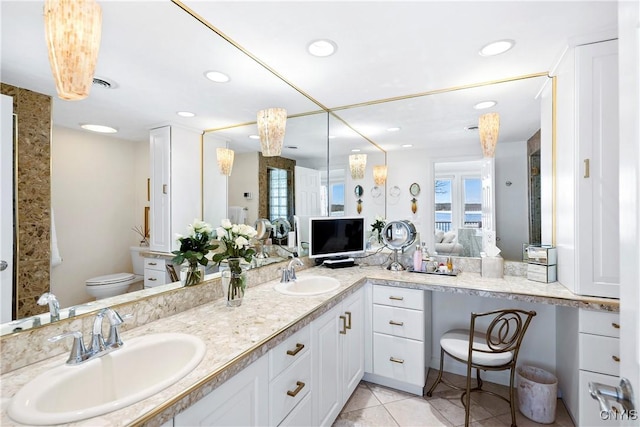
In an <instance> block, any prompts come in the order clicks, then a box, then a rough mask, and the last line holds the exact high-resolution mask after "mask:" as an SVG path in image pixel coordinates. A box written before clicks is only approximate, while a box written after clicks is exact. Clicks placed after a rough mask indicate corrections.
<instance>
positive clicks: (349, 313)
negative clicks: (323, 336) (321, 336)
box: [344, 311, 351, 329]
mask: <svg viewBox="0 0 640 427" xmlns="http://www.w3.org/2000/svg"><path fill="white" fill-rule="evenodd" d="M344 314H346V316H347V324H346V325H345V328H347V329H351V312H350V311H345V312H344Z"/></svg>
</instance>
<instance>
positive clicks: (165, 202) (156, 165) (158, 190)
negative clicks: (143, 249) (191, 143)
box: [149, 126, 171, 252]
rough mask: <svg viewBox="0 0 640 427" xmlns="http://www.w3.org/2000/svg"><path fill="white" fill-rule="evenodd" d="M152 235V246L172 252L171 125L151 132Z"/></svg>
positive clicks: (158, 249)
mask: <svg viewBox="0 0 640 427" xmlns="http://www.w3.org/2000/svg"><path fill="white" fill-rule="evenodd" d="M149 156H150V162H151V166H150V170H151V177H150V187H151V188H150V190H151V194H150V196H151V202H150V205H151V209H150V211H149V219H150V223H151V227H150V228H151V230H152V231H151V239H150V241H149V249H151V250H152V251H159V252H171V191H170V190H171V188H170V184H171V128H170V127H168V126H167V127H162V128H158V129H152V130H151V133H150V150H149Z"/></svg>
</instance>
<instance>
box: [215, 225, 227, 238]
mask: <svg viewBox="0 0 640 427" xmlns="http://www.w3.org/2000/svg"><path fill="white" fill-rule="evenodd" d="M216 234H217V235H218V239H222V238H223V237H227V230H225V229H224V228H222V227H218V228H216Z"/></svg>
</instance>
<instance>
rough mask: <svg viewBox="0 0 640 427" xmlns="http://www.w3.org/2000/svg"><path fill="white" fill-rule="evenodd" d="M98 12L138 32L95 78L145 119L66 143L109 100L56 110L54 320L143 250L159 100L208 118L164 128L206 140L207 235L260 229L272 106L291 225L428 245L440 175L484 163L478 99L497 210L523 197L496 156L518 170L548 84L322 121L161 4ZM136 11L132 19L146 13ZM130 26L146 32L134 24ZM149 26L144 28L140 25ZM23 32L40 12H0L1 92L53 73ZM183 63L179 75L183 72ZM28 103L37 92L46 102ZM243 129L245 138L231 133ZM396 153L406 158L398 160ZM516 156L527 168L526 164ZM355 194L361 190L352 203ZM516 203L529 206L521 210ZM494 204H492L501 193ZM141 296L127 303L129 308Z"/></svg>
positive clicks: (466, 91)
mask: <svg viewBox="0 0 640 427" xmlns="http://www.w3.org/2000/svg"><path fill="white" fill-rule="evenodd" d="M102 7H103V14H104V18H103V19H104V22H105V23H109V22H112V23H113V22H117V23H118V25H128V26H134V27H139V28H145V31H144V32H143V33H144V34H141V38H140V39H139V40H136V41H135V42H132V41H131V40H118V39H117V38H114V39H109V38H107V39H103V47H102V51H101V58H100V63H99V67H98V72H97V74H99V75H103V76H113V77H111V78H112V79H113V80H114V83H115V84H116V85H121V86H134V87H136V89H137V90H139V91H140V95H139V96H140V97H141V98H144V99H146V100H148V106H147V108H146V109H143V110H141V111H140V115H139V116H137V117H129V118H127V120H125V121H124V122H123V121H122V120H120V118H118V121H119V122H122V123H129V125H127V127H123V128H122V129H120V132H119V134H117V135H116V137H115V138H114V137H108V136H95V135H93V134H89V133H86V132H84V131H80V130H74V129H75V128H77V125H78V123H87V122H96V121H100V122H103V123H104V122H107V123H108V122H109V120H111V119H112V118H113V119H114V120H115V117H118V114H120V113H119V110H118V105H119V102H118V99H117V90H112V91H110V90H109V89H103V88H100V87H94V89H93V91H92V94H91V96H90V98H89V99H87V100H85V101H82V102H79V103H69V102H63V101H60V100H58V99H54V100H53V121H54V127H53V131H52V166H51V167H52V203H51V205H52V207H53V210H54V211H55V225H56V234H57V241H58V244H59V247H60V253H61V255H62V257H63V263H62V264H61V265H60V266H58V267H55V268H54V269H52V270H51V271H52V275H51V290H52V291H53V292H54V293H56V294H57V295H58V296H59V297H60V300H61V302H62V305H63V306H67V307H68V306H71V305H76V304H82V303H85V302H86V301H88V300H89V298H88V296H87V295H86V294H85V293H84V281H85V280H86V279H87V278H89V277H94V276H98V275H100V274H108V273H113V272H118V271H130V269H131V265H130V257H129V247H130V246H135V245H137V244H138V243H139V240H140V236H138V235H137V234H136V233H135V232H133V231H132V227H135V226H142V225H143V223H144V211H145V207H147V206H149V203H148V197H147V178H148V176H149V171H148V168H149V158H148V130H149V129H151V128H153V127H157V126H160V125H164V124H166V123H159V122H156V121H154V120H153V115H150V114H148V113H149V112H150V111H154V109H158V108H168V109H169V111H171V112H175V111H180V110H182V109H183V108H185V107H184V106H183V105H173V106H165V105H163V103H162V98H163V97H162V93H163V92H164V93H166V92H168V91H178V92H181V93H183V99H184V100H185V103H186V100H197V105H199V106H200V108H201V111H206V112H207V113H206V114H202V115H198V116H196V117H194V118H192V119H185V118H181V117H178V116H175V123H176V124H178V125H181V126H187V127H190V128H195V129H198V130H199V131H202V132H203V137H202V139H203V153H204V160H203V165H202V166H203V183H204V188H203V194H204V205H203V216H204V218H205V219H206V220H207V221H209V222H211V223H216V222H217V221H219V219H221V218H222V217H224V216H226V215H227V214H228V212H229V211H228V208H229V207H230V206H235V207H241V208H247V211H246V222H247V223H248V224H253V223H254V222H255V220H256V219H257V218H259V217H261V216H263V214H262V213H261V211H260V206H259V203H260V199H261V197H264V194H261V190H260V188H261V187H260V183H259V181H260V179H263V177H264V175H263V174H262V173H258V174H257V176H255V174H254V176H255V179H254V178H252V179H251V180H248V179H247V178H248V176H249V174H248V173H246V171H247V170H251V167H252V166H250V165H252V164H254V163H252V162H255V165H258V164H259V153H258V142H257V141H256V140H254V139H250V138H249V135H252V134H255V133H256V129H255V124H253V123H254V122H255V114H256V112H257V111H258V110H260V109H262V108H267V107H274V106H279V107H280V106H281V107H285V108H287V111H288V112H289V115H290V117H289V119H288V121H287V132H286V140H285V148H284V150H283V154H282V157H283V158H287V159H292V160H295V166H296V168H298V170H296V171H295V172H294V177H295V179H294V183H295V184H294V189H293V194H294V197H293V198H294V209H293V212H294V213H295V214H296V215H298V216H301V217H303V216H315V215H318V214H319V215H365V216H366V218H367V224H371V223H372V222H373V220H374V218H375V217H376V216H383V217H385V218H387V219H389V220H395V219H410V220H412V221H413V222H414V223H415V224H416V228H417V229H418V230H419V232H420V233H421V235H422V236H423V237H425V238H426V239H427V241H429V239H433V235H434V231H433V230H435V216H434V215H435V214H434V213H435V210H436V198H435V190H434V187H435V177H436V174H437V173H439V172H438V171H439V168H440V166H438V165H439V164H440V163H443V164H444V163H448V164H451V163H456V162H460V161H473V160H478V159H479V158H480V157H481V154H480V148H479V143H478V136H477V132H474V131H468V130H465V127H466V126H469V125H472V124H474V123H477V116H478V115H479V114H480V112H479V111H477V110H474V109H473V108H472V106H473V104H474V103H475V102H477V101H479V100H483V98H487V99H498V100H499V104H498V106H497V107H496V108H497V111H499V112H500V114H501V116H502V119H501V132H500V142H499V144H500V146H499V148H498V150H497V151H496V152H497V154H496V171H497V172H496V175H497V177H496V186H497V188H498V189H500V188H502V187H503V188H504V191H505V195H504V198H505V199H504V200H510V199H507V198H510V197H515V196H513V195H512V194H511V193H513V192H514V190H515V189H516V188H518V189H520V187H521V185H520V184H521V182H520V178H519V177H518V178H516V177H515V176H514V175H512V174H511V173H510V172H509V173H506V174H505V175H504V176H501V175H500V173H501V168H500V165H501V156H502V152H503V153H504V154H505V155H506V152H507V151H511V150H506V149H505V150H501V147H505V148H506V147H508V146H509V145H511V144H513V145H514V146H516V145H517V147H518V148H517V149H516V148H514V149H513V155H514V156H516V155H517V156H519V155H520V152H521V151H522V150H521V147H522V144H523V143H526V141H527V139H529V138H530V137H531V136H532V135H534V134H535V132H536V131H537V130H538V129H539V128H540V106H539V105H538V104H537V103H538V102H539V101H536V94H537V93H538V91H539V90H540V89H541V87H542V86H543V84H544V80H545V79H546V77H534V78H528V79H522V80H517V81H512V82H505V83H496V84H483V85H479V86H478V87H475V88H474V87H468V88H458V89H457V90H450V91H445V93H440V92H439V91H434V92H433V93H429V94H421V96H416V97H406V98H405V99H398V100H386V101H385V102H380V103H376V102H372V103H370V104H369V105H358V106H348V107H346V108H339V109H336V110H335V111H334V112H330V113H327V112H324V111H321V110H322V109H321V108H320V107H318V106H317V105H316V104H315V103H314V102H312V101H311V100H309V99H308V98H307V97H305V96H304V95H303V94H301V93H298V92H297V91H296V90H295V89H294V88H292V87H291V86H289V85H287V84H286V83H284V82H283V81H282V80H280V79H279V78H278V77H277V76H275V75H274V74H273V73H271V72H268V71H267V70H265V69H264V68H263V67H262V66H261V65H260V64H259V63H257V62H255V61H254V60H252V59H251V58H250V57H248V56H247V55H246V54H245V53H244V52H242V51H241V50H238V49H237V48H235V47H233V46H232V45H230V44H229V43H228V42H227V41H226V40H224V39H223V38H221V37H219V36H218V35H217V34H215V33H214V32H212V31H211V30H210V29H208V28H206V26H204V25H202V24H201V23H199V22H197V21H196V20H195V19H194V18H193V17H191V16H189V15H188V14H186V13H185V12H184V11H182V10H181V9H179V8H178V7H176V6H175V5H174V4H171V3H168V2H167V3H166V4H165V5H164V6H160V7H159V8H158V9H155V8H154V9H153V11H151V10H147V9H144V8H145V5H144V3H122V2H115V3H112V2H107V3H104V4H103V5H102ZM136 8H138V9H139V8H143V9H144V13H141V11H140V10H138V9H136ZM140 16H144V17H145V19H144V20H143V21H140V20H136V19H134V17H140ZM176 19H179V20H183V21H184V22H183V24H182V25H180V26H176V25H173V24H171V22H175V20H176ZM149 21H153V22H154V25H151V26H150V25H148V22H149ZM12 22H15V23H16V24H15V25H12V24H11V23H12ZM22 31H26V32H40V35H41V37H42V38H43V37H44V35H43V32H44V30H43V28H42V10H41V5H39V4H38V3H35V2H11V4H10V5H9V6H8V7H5V6H4V5H3V15H2V35H3V37H2V39H3V40H12V47H11V49H14V48H15V50H16V52H19V53H15V54H14V55H12V57H15V58H16V61H15V62H14V64H15V67H14V68H13V69H12V70H8V72H3V81H4V80H5V79H7V81H6V82H7V83H9V84H12V85H16V86H19V78H17V76H19V75H20V73H21V72H25V70H20V61H19V60H18V58H20V56H21V55H29V56H33V55H36V56H37V55H39V56H41V57H42V64H43V65H42V66H41V67H39V68H38V69H37V70H31V71H30V72H41V73H50V71H49V65H48V62H47V53H46V49H45V47H44V45H42V46H41V45H30V44H28V40H30V39H28V38H24V40H25V43H27V44H26V45H22V44H21V38H20V36H19V35H20V34H21V32H22ZM115 36H117V34H115V35H114V37H115ZM145 43H159V44H161V45H162V46H164V47H165V48H166V49H167V50H166V53H165V54H164V55H163V56H162V57H145V56H144V55H143V54H141V51H144V50H143V49H141V46H143V45H144V44H145ZM190 44H198V45H201V46H208V48H210V49H211V54H210V55H201V56H198V57H189V58H185V57H184V56H182V55H184V53H185V52H184V51H185V49H184V46H187V45H190ZM3 49H4V45H3ZM214 52H215V54H214ZM4 55H5V53H3V58H4ZM3 62H4V59H3ZM187 62H188V63H189V64H190V66H189V67H183V66H182V64H184V63H187ZM158 67H171V68H172V70H173V71H174V78H172V79H170V80H168V81H166V82H164V84H163V86H162V87H161V88H158V87H148V85H147V84H146V83H147V79H146V77H145V76H146V75H147V74H148V73H153V70H154V69H157V68H158ZM216 69H224V70H226V71H228V72H229V74H231V75H232V79H231V81H230V82H229V83H227V84H226V86H225V85H224V84H218V83H213V82H204V83H201V82H200V80H204V79H201V77H202V74H203V72H204V71H206V70H216ZM3 70H4V63H3ZM194 70H195V71H194ZM194 73H195V74H194ZM115 76H118V77H115ZM120 76H121V77H120ZM520 84H526V85H530V90H527V91H526V92H527V93H526V96H524V97H520V98H517V99H516V98H514V99H510V98H509V87H510V86H511V85H520ZM27 89H30V90H33V91H36V92H44V91H45V90H46V89H47V88H44V87H28V88H27ZM292 93H293V96H292ZM460 98H465V99H468V101H469V102H468V103H469V109H468V111H466V110H465V111H461V110H460V108H459V107H458V106H459V105H460ZM282 99H287V100H289V101H288V102H289V105H280V104H279V102H280V100H282ZM87 105H97V106H100V108H99V111H101V112H102V114H103V116H100V117H98V116H91V115H87V114H89V111H90V110H93V109H89V108H84V107H85V106H87ZM68 109H73V110H74V117H75V118H74V119H73V120H72V121H70V122H61V121H57V119H56V117H57V115H56V112H57V111H67V110H68ZM503 109H504V110H503ZM511 116H526V117H527V119H528V123H529V122H530V123H529V124H527V126H525V127H522V128H517V129H514V128H512V127H511V126H510V122H511V121H510V117H511ZM242 123H244V124H245V125H242V126H238V124H242ZM393 127H399V128H400V131H397V132H391V131H388V129H390V128H393ZM398 145H413V147H406V148H398V147H397V146H398ZM218 146H227V147H229V148H232V149H234V150H235V151H236V163H235V165H234V168H233V171H232V174H231V176H230V177H228V178H227V177H225V176H223V175H220V173H219V171H218V167H217V163H216V159H215V148H216V147H218ZM525 151H526V150H525ZM355 153H359V154H367V167H366V170H365V176H364V177H363V178H358V179H356V178H354V177H353V176H352V175H351V173H350V166H349V156H350V155H351V154H355ZM524 156H525V157H523V159H525V160H523V161H524V162H525V164H526V153H525V154H524ZM519 161H520V160H519ZM510 162H511V161H510V160H508V159H506V160H505V161H504V163H506V164H511V163H510ZM518 164H521V163H518ZM376 165H387V166H388V177H387V180H386V182H384V183H381V184H376V183H375V182H374V180H373V174H372V170H373V166H376ZM196 167H200V165H197V166H196ZM525 167H526V166H525ZM255 170H256V171H257V170H258V169H257V167H256V169H255ZM517 172H518V173H521V171H520V170H518V171H517ZM303 176H304V178H302V177H303ZM314 180H315V183H314ZM507 181H510V182H511V185H510V186H507V185H506V182H507ZM303 183H308V184H305V185H303ZM414 183H416V184H418V185H419V187H420V188H421V189H422V191H421V192H420V193H419V195H417V196H416V198H417V211H416V212H415V213H414V212H412V211H411V203H410V200H411V196H410V186H411V185H412V184H414ZM357 187H360V188H359V189H358V191H356V188H357ZM318 188H319V190H318ZM396 189H397V191H396ZM518 191H519V190H518ZM524 191H526V186H525V190H524ZM523 194H524V193H523ZM518 197H522V195H520V196H518ZM524 197H525V198H524V200H527V197H528V196H524ZM497 198H498V202H497V203H498V204H500V200H501V196H500V193H499V192H498V196H497ZM221 200H222V201H224V204H225V208H224V209H221V206H222V203H217V202H218V201H221ZM497 218H498V224H497V229H498V236H499V237H502V238H505V237H504V236H501V235H500V230H501V227H503V226H502V225H501V217H500V214H498V215H497ZM508 218H509V219H513V218H514V215H511V214H509V215H508ZM302 224H304V220H303V221H302ZM185 226H186V225H185ZM79 235H80V236H82V237H80V238H79V237H78V236H79ZM527 239H528V238H527ZM522 240H523V239H522V238H518V242H517V244H518V245H520V247H521V243H524V241H527V240H526V239H525V240H524V241H522ZM431 242H432V240H431ZM514 245H516V244H515V243H514ZM499 246H500V244H499ZM505 252H506V251H505ZM470 255H471V253H470ZM508 258H511V257H508ZM513 259H517V257H516V256H514V257H513ZM185 291H188V289H187V290H185ZM138 295H140V294H135V293H133V294H131V298H132V299H134V298H136V297H137V296H138ZM142 295H144V294H142ZM108 303H109V302H108V301H106V302H104V304H108ZM25 326H26V325H25ZM9 331H10V330H9Z"/></svg>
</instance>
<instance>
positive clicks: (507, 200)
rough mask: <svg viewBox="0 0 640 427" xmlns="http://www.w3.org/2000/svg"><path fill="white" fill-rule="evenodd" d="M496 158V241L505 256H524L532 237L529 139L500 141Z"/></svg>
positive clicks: (520, 258)
mask: <svg viewBox="0 0 640 427" xmlns="http://www.w3.org/2000/svg"><path fill="white" fill-rule="evenodd" d="M495 162H496V163H495V165H496V166H495V177H496V178H495V195H496V199H495V200H496V224H500V227H496V236H497V238H498V241H497V242H496V245H497V246H498V247H499V248H500V250H501V251H502V252H501V255H502V257H503V258H504V259H510V260H522V244H523V243H527V242H528V241H529V196H528V191H529V190H528V179H529V178H528V174H527V167H528V166H527V142H526V141H520V142H508V143H505V144H499V145H498V147H497V148H496V155H495ZM507 182H509V183H511V185H507Z"/></svg>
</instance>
